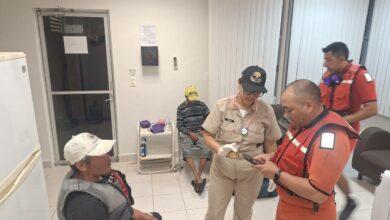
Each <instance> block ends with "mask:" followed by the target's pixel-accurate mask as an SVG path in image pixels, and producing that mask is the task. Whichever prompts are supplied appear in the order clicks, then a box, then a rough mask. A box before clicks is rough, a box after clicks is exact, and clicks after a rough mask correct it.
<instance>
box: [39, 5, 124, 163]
mask: <svg viewBox="0 0 390 220" xmlns="http://www.w3.org/2000/svg"><path fill="white" fill-rule="evenodd" d="M35 11H36V15H37V19H38V28H39V36H40V44H41V45H40V46H41V53H42V62H43V67H44V68H43V69H44V74H45V85H46V95H47V99H48V105H49V106H48V109H49V114H50V128H51V139H52V143H53V145H54V146H53V148H54V163H55V164H64V163H65V161H63V160H60V155H59V146H58V139H57V128H56V123H55V115H54V106H53V95H56V94H57V95H60V94H64V95H65V94H66V95H72V94H109V97H110V98H109V100H107V101H110V110H111V127H112V137H113V139H115V140H116V142H115V145H114V147H113V150H114V160H118V138H117V126H116V125H117V121H116V111H115V110H116V102H115V92H114V91H115V87H114V76H113V63H112V53H111V36H110V34H111V30H110V22H109V21H110V19H109V11H108V10H73V9H62V8H59V9H57V8H56V9H39V8H38V9H35ZM53 15H61V16H71V17H101V18H103V20H104V32H105V33H104V34H105V39H106V55H107V74H108V90H96V91H71V92H66V91H65V92H63V91H61V92H52V91H51V82H50V73H49V65H48V59H47V50H46V49H47V48H46V38H45V29H44V26H43V16H53Z"/></svg>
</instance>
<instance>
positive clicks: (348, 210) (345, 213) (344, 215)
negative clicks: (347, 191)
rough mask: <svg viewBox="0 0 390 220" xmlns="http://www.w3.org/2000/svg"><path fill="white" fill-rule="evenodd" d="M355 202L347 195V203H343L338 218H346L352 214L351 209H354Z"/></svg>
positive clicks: (341, 219)
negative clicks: (343, 205)
mask: <svg viewBox="0 0 390 220" xmlns="http://www.w3.org/2000/svg"><path fill="white" fill-rule="evenodd" d="M356 206H357V204H356V202H355V200H353V199H352V198H351V197H349V196H347V204H346V205H345V207H344V209H343V211H342V212H341V213H340V217H339V220H347V219H348V218H349V216H350V215H351V214H352V212H353V210H355V209H356Z"/></svg>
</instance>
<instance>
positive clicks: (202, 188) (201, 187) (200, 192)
mask: <svg viewBox="0 0 390 220" xmlns="http://www.w3.org/2000/svg"><path fill="white" fill-rule="evenodd" d="M205 186H206V178H204V179H203V180H202V182H201V183H199V191H198V193H199V195H200V194H202V192H203V190H204V187H205Z"/></svg>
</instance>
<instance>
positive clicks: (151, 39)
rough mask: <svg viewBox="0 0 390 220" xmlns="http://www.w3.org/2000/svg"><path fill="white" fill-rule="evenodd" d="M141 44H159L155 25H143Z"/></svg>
mask: <svg viewBox="0 0 390 220" xmlns="http://www.w3.org/2000/svg"><path fill="white" fill-rule="evenodd" d="M140 35H141V46H157V32H156V26H155V25H142V26H141V31H140Z"/></svg>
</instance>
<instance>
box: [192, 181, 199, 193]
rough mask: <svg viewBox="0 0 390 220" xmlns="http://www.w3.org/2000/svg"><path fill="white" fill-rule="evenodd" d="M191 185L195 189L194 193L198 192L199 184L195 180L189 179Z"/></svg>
mask: <svg viewBox="0 0 390 220" xmlns="http://www.w3.org/2000/svg"><path fill="white" fill-rule="evenodd" d="M191 186H192V187H194V191H195V192H196V193H199V184H198V183H196V181H195V180H192V181H191Z"/></svg>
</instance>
